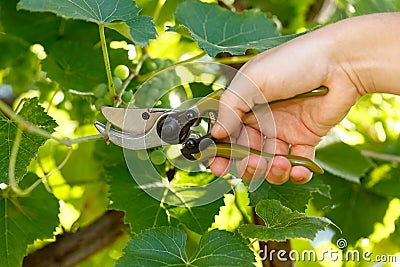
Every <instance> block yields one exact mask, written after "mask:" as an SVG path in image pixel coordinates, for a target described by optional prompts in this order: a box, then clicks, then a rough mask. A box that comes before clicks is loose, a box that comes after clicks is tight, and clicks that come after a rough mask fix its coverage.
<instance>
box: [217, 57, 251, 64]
mask: <svg viewBox="0 0 400 267" xmlns="http://www.w3.org/2000/svg"><path fill="white" fill-rule="evenodd" d="M254 56H255V55H244V56H233V57H223V58H215V59H214V60H215V61H216V62H218V63H221V64H228V65H229V64H242V63H246V62H247V61H249V60H250V59H252V58H253V57H254Z"/></svg>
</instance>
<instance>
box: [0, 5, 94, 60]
mask: <svg viewBox="0 0 400 267" xmlns="http://www.w3.org/2000/svg"><path fill="white" fill-rule="evenodd" d="M17 3H18V1H17V0H7V1H0V18H1V25H2V27H3V29H2V31H3V32H5V33H7V34H8V35H11V36H12V37H9V39H11V38H12V39H14V40H18V41H19V42H20V43H23V44H26V42H28V43H30V44H34V43H40V44H42V45H45V46H47V45H48V44H51V43H53V42H54V41H55V40H57V38H58V37H59V35H60V32H59V27H60V18H58V17H56V16H55V15H53V14H49V13H47V14H44V13H43V14H39V13H31V12H27V11H22V10H19V11H17V9H16V5H17ZM97 38H98V37H97ZM2 51H3V50H2ZM3 54H8V53H3Z"/></svg>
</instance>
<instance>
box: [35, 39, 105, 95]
mask: <svg viewBox="0 0 400 267" xmlns="http://www.w3.org/2000/svg"><path fill="white" fill-rule="evenodd" d="M102 60H103V58H102V55H101V50H100V49H99V48H97V49H96V48H93V47H92V46H91V45H89V44H87V43H81V42H73V41H60V42H57V43H55V44H54V45H53V46H52V48H51V50H50V51H49V55H48V57H47V58H46V59H45V60H44V61H43V70H45V71H46V72H47V75H48V76H49V77H50V78H51V79H52V80H55V81H57V82H58V83H59V84H60V85H61V86H62V87H63V88H65V89H75V90H78V91H84V92H87V91H91V90H93V87H94V86H96V85H97V84H99V83H102V82H105V81H106V75H105V73H106V72H105V68H104V64H103V61H102Z"/></svg>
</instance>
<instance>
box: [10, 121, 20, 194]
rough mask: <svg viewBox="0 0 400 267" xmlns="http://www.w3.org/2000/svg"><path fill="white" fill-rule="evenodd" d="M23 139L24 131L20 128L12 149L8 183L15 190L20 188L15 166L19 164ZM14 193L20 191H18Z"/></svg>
mask: <svg viewBox="0 0 400 267" xmlns="http://www.w3.org/2000/svg"><path fill="white" fill-rule="evenodd" d="M21 138H22V129H21V128H20V127H19V126H18V127H17V132H16V134H15V140H14V144H13V147H12V149H11V155H10V162H9V165H8V183H9V185H10V187H11V188H12V189H13V190H14V189H17V188H18V183H17V179H16V178H15V164H16V162H17V155H18V150H19V145H20V144H21ZM14 191H18V189H17V190H14Z"/></svg>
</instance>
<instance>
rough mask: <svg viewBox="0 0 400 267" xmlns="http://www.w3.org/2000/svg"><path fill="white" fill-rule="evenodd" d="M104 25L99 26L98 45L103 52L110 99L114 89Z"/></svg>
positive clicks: (113, 94)
mask: <svg viewBox="0 0 400 267" xmlns="http://www.w3.org/2000/svg"><path fill="white" fill-rule="evenodd" d="M104 28H105V27H104V24H99V33H100V43H101V50H102V51H103V59H104V66H105V67H106V74H107V81H108V91H109V93H110V95H111V96H112V97H114V96H115V89H114V83H113V79H112V74H111V65H110V59H109V57H108V50H107V41H106V35H105V32H104Z"/></svg>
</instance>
